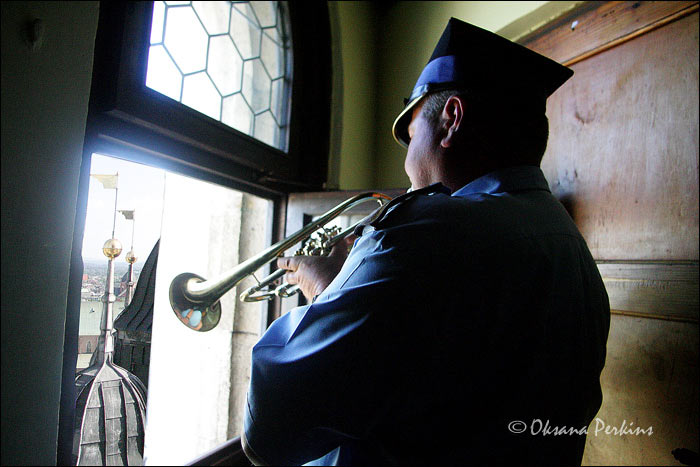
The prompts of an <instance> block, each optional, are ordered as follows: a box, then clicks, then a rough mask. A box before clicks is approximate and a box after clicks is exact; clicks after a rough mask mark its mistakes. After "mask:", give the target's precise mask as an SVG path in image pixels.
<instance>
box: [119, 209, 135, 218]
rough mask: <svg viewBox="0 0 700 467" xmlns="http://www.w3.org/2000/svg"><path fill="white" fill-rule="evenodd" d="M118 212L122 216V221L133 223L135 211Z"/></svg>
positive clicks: (124, 210) (121, 210)
mask: <svg viewBox="0 0 700 467" xmlns="http://www.w3.org/2000/svg"><path fill="white" fill-rule="evenodd" d="M119 212H120V213H121V214H122V216H124V219H126V220H128V221H133V220H134V215H135V214H136V210H135V209H120V210H119Z"/></svg>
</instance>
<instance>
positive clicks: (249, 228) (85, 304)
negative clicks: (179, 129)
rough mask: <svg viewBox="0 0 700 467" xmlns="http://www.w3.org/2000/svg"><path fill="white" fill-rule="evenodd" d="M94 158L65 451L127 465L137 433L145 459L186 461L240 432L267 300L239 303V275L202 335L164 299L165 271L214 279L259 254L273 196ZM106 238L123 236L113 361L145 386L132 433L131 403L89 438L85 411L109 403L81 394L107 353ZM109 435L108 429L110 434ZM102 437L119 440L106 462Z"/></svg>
mask: <svg viewBox="0 0 700 467" xmlns="http://www.w3.org/2000/svg"><path fill="white" fill-rule="evenodd" d="M91 159H92V161H91V177H90V186H89V193H88V206H87V215H86V223H85V232H84V236H83V262H84V265H85V267H84V275H83V281H82V296H81V310H80V325H79V357H78V365H77V367H76V393H78V394H83V397H82V398H79V405H78V406H77V407H76V426H75V435H74V451H73V456H74V457H73V460H74V461H76V460H77V458H78V450H79V448H80V449H85V451H86V452H87V451H88V448H89V450H91V452H92V453H93V457H94V458H97V459H99V458H100V456H101V458H102V459H103V462H108V461H110V460H109V459H112V460H113V457H114V456H121V457H122V458H123V460H124V465H126V463H130V462H131V460H132V459H133V458H132V457H128V462H127V453H128V455H129V456H131V455H132V454H133V451H132V450H131V447H130V446H129V445H128V444H127V443H128V442H129V439H132V438H134V437H136V438H137V439H138V445H139V446H140V447H139V449H138V450H139V451H140V452H139V454H140V455H141V456H143V462H144V464H146V465H163V464H165V465H171V464H184V463H186V462H188V461H190V460H192V459H194V458H196V457H198V456H199V455H201V454H203V453H204V452H206V451H208V450H210V449H212V448H214V447H216V446H217V445H219V444H221V443H223V442H225V441H226V440H228V439H231V438H233V437H235V436H237V435H238V434H239V433H240V427H241V426H242V417H243V413H244V412H243V409H244V401H245V392H246V390H247V386H248V377H249V371H250V368H249V365H250V351H251V348H252V346H253V345H254V344H255V342H257V340H258V338H259V336H260V334H261V332H262V331H263V330H264V329H265V324H266V318H267V304H266V303H254V304H243V303H240V302H239V301H238V299H237V297H238V294H239V293H240V292H241V291H242V290H245V288H247V287H250V285H252V284H250V283H249V282H250V281H249V280H245V281H243V282H242V283H241V284H239V286H238V287H236V288H235V289H234V290H232V291H230V292H229V293H228V294H226V295H225V296H224V297H222V299H221V303H222V306H223V314H222V320H221V323H220V325H219V326H218V327H217V328H216V330H212V331H210V332H207V333H205V334H206V335H205V336H204V337H202V336H201V335H200V333H196V332H193V331H191V330H189V329H187V328H186V327H184V326H183V325H182V324H181V323H180V322H179V321H178V320H177V319H176V318H175V316H174V314H173V312H172V309H171V308H170V305H169V301H168V285H169V281H170V280H171V278H170V276H174V275H176V274H179V273H181V272H185V271H189V270H190V269H193V270H198V271H201V272H202V274H203V275H205V276H209V277H211V276H213V275H216V274H219V273H221V272H223V271H225V270H228V269H229V268H231V267H233V266H235V265H236V264H238V263H239V262H240V261H242V260H244V259H246V258H248V257H250V256H253V255H254V254H257V253H258V252H259V251H260V250H262V249H263V248H264V247H266V246H268V245H269V244H270V242H271V233H272V232H271V231H272V228H271V225H272V219H273V203H272V201H270V200H267V199H264V198H260V197H257V196H253V195H250V194H248V193H244V192H240V191H236V190H232V189H229V188H227V187H223V186H221V185H216V184H212V183H208V182H204V181H201V180H197V179H194V178H191V177H186V176H183V175H179V174H176V173H173V172H169V171H166V170H163V169H159V168H155V167H150V166H146V165H143V164H138V163H134V162H130V161H126V160H122V159H117V158H114V157H109V156H105V155H101V154H93V155H92V157H91ZM115 199H116V202H115ZM132 237H133V240H132ZM113 238H116V239H117V240H119V242H120V243H121V252H120V255H118V256H117V257H116V258H115V260H114V266H115V272H114V274H113V280H114V297H115V301H114V302H113V307H112V317H113V320H112V321H113V323H114V324H113V329H114V331H113V333H112V336H113V338H114V339H113V340H114V344H113V345H114V351H113V362H114V364H115V365H117V366H119V367H121V368H123V369H125V370H127V371H128V372H129V373H130V374H131V375H135V376H136V377H137V378H139V380H140V383H143V390H144V394H145V396H146V397H144V399H145V402H146V406H147V412H146V413H147V417H146V424H145V430H142V431H141V432H140V434H137V435H134V436H132V435H131V434H130V435H129V436H131V438H129V436H127V437H124V436H122V437H121V438H120V435H119V433H121V431H123V430H124V429H126V428H124V427H127V426H128V425H129V423H132V422H131V421H130V420H129V413H128V411H127V413H122V418H124V420H123V423H121V425H120V423H119V422H113V421H111V422H110V424H109V426H107V425H104V424H102V425H99V426H97V425H96V428H95V429H96V430H98V431H99V432H103V433H105V435H106V436H103V437H101V439H100V440H97V439H96V440H93V441H92V442H90V441H89V439H88V438H89V436H88V437H86V436H85V435H84V434H83V433H84V429H83V425H84V423H83V420H85V423H88V424H89V423H90V419H91V418H92V419H94V420H101V419H102V418H103V417H101V416H100V417H98V416H96V415H95V413H94V412H95V411H96V410H98V411H99V410H102V411H104V412H105V413H107V412H108V411H109V410H110V408H109V407H108V405H109V404H108V403H107V402H108V401H107V399H104V400H103V403H102V406H101V408H96V407H95V406H94V404H93V402H92V400H93V397H92V396H88V393H89V391H90V385H91V384H93V381H97V376H98V375H99V373H98V370H96V366H95V365H96V363H95V362H96V361H97V362H99V361H101V360H100V359H101V358H103V356H104V354H105V353H104V349H105V345H104V342H105V336H106V333H105V332H104V329H105V325H104V323H102V321H103V316H104V315H105V314H104V313H103V310H106V307H105V305H104V303H103V301H102V300H103V297H105V289H106V288H107V282H108V281H107V277H108V258H107V257H106V256H105V255H104V254H103V249H104V248H105V243H106V241H111V239H113ZM132 245H133V246H132ZM130 252H131V256H132V257H135V258H136V261H135V262H134V263H133V264H134V266H135V267H134V272H135V273H134V277H133V281H132V282H133V287H131V289H130V288H129V287H128V285H129V281H128V280H127V279H128V274H127V273H128V266H129V263H127V262H126V260H125V257H126V256H128V255H127V254H128V253H130ZM153 258H156V259H157V263H154V262H153ZM149 262H150V263H149ZM149 264H150V266H149ZM154 264H156V266H153V265H154ZM197 268H204V269H203V270H202V269H197ZM142 275H143V279H144V280H143V281H139V279H141V276H142ZM157 279H158V280H160V281H162V282H158V283H156V280H157ZM137 284H138V285H137ZM142 288H143V290H141V289H142ZM140 290H141V292H142V293H141V295H139V291H140ZM129 291H131V293H129ZM149 294H150V295H149ZM131 297H133V303H134V304H136V302H137V301H138V302H139V303H138V306H140V307H142V308H143V309H139V310H137V311H136V313H141V315H139V318H138V320H135V321H134V320H131V319H129V320H126V321H125V320H124V319H123V318H124V316H126V315H128V314H130V313H132V312H133V311H134V310H135V308H134V307H133V306H132V307H129V306H127V305H129V298H131ZM144 297H146V298H144ZM148 297H150V298H148ZM149 300H150V301H149ZM148 307H150V308H148ZM144 313H146V314H148V313H150V321H149V325H148V326H147V328H143V329H142V328H138V329H137V328H136V327H133V328H132V327H130V326H129V325H128V324H127V325H118V324H117V322H120V323H125V322H129V321H130V322H132V323H133V322H138V323H141V322H142V321H143V314H144ZM150 323H152V329H151V324H150ZM108 328H109V326H108ZM152 335H155V340H153V339H151V337H152ZM97 366H100V365H97ZM91 369H92V370H91ZM123 384H124V383H123ZM94 385H95V386H96V384H94ZM174 387H176V388H179V389H178V390H175V391H174V390H173V388H174ZM121 394H122V395H123V394H125V392H124V391H122V393H121ZM95 397H97V396H95ZM88 400H89V401H90V402H88ZM108 418H109V417H108ZM117 418H119V417H117ZM132 418H133V417H132ZM110 420H111V418H110ZM96 423H97V422H96ZM120 427H121V428H120ZM81 429H82V431H81ZM108 432H110V433H112V432H113V433H112V435H113V436H112V437H111V438H110V436H109V435H110V433H108ZM139 436H140V438H139ZM110 439H112V440H115V439H116V440H121V441H123V442H124V446H121V445H119V442H117V441H115V443H116V444H115V446H116V447H115V449H116V451H115V449H112V448H109V450H110V452H112V457H110V458H109V459H108V458H107V455H106V454H105V453H106V452H107V445H106V444H105V446H101V445H100V443H108V442H109V440H110ZM173 439H185V440H187V442H183V443H173ZM113 444H114V443H113ZM113 447H114V446H113ZM95 456H96V457H95ZM137 457H138V459H137V460H140V459H141V457H139V456H137ZM91 459H92V458H91ZM88 460H89V459H88ZM84 461H85V460H84ZM138 463H139V464H140V463H141V462H140V461H139V462H138ZM98 465H107V464H104V463H103V464H99V461H98Z"/></svg>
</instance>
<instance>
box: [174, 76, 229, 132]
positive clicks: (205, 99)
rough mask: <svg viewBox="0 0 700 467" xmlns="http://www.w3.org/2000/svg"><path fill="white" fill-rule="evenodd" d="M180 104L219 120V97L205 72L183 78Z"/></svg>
mask: <svg viewBox="0 0 700 467" xmlns="http://www.w3.org/2000/svg"><path fill="white" fill-rule="evenodd" d="M182 103H183V104H185V105H186V106H188V107H192V108H193V109H195V110H198V111H200V112H202V113H203V114H204V115H209V116H210V117H211V118H214V119H216V120H219V119H220V112H221V96H220V95H219V91H217V90H216V88H215V87H214V84H213V83H212V82H211V80H210V79H209V76H207V74H206V73H205V72H202V73H197V74H194V75H189V76H185V80H184V83H183V85H182Z"/></svg>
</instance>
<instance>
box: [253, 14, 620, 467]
mask: <svg viewBox="0 0 700 467" xmlns="http://www.w3.org/2000/svg"><path fill="white" fill-rule="evenodd" d="M571 75H572V72H571V70H569V69H567V68H565V67H562V66H560V65H558V64H557V63H555V62H553V61H551V60H549V59H547V58H545V57H542V56H540V55H538V54H536V53H534V52H531V51H529V50H527V49H525V48H523V47H520V46H518V45H516V44H513V43H511V42H509V41H507V40H505V39H503V38H500V37H498V36H496V35H494V34H492V33H490V32H487V31H484V30H482V29H479V28H476V27H474V26H472V25H469V24H467V23H464V22H461V21H459V20H456V19H454V18H452V19H451V20H450V21H449V23H448V25H447V28H446V29H445V32H444V33H443V35H442V37H441V39H440V41H439V43H438V45H437V47H436V49H435V51H434V53H433V56H432V57H431V59H430V61H429V62H428V64H427V65H426V67H425V69H424V70H423V73H422V74H421V76H420V77H419V79H418V82H417V83H416V86H415V88H414V91H413V93H412V95H411V97H410V98H409V99H408V103H407V105H406V108H405V109H404V111H403V112H402V113H401V114H400V115H399V117H398V118H397V119H396V122H395V123H394V129H393V131H394V136H395V138H396V139H397V141H399V142H400V143H402V144H404V145H407V146H408V153H407V155H406V160H405V170H406V173H407V174H408V176H409V178H410V180H411V185H412V189H413V190H412V191H410V192H409V193H407V194H406V195H403V196H401V197H399V198H397V199H395V200H393V201H392V202H391V203H389V204H388V205H386V206H385V207H383V208H382V209H380V210H378V211H377V212H376V213H375V214H374V215H373V216H371V218H370V219H368V220H367V221H366V222H364V223H363V225H362V226H360V227H359V228H358V229H357V230H356V233H357V235H358V238H357V240H356V242H355V245H354V247H353V249H352V251H351V252H350V254H349V255H348V256H347V259H346V258H345V255H344V252H343V251H342V249H340V248H336V249H335V250H334V251H333V252H332V254H331V255H330V256H329V257H325V258H282V259H280V260H279V261H278V265H279V266H280V267H282V268H284V269H287V270H289V271H290V273H288V274H287V278H288V279H289V280H290V282H292V283H298V284H300V286H301V288H302V290H303V292H304V294H305V295H306V296H307V298H309V299H311V300H313V303H312V304H311V305H307V306H304V307H299V308H296V309H294V310H292V311H291V312H290V313H288V314H287V315H285V316H283V317H281V318H280V319H278V320H277V321H275V322H274V323H273V324H272V325H271V327H270V329H269V330H268V331H267V332H266V334H265V335H264V336H263V337H262V338H261V339H260V342H259V343H258V344H257V345H256V346H255V348H254V349H253V369H252V375H251V384H250V389H249V392H248V404H247V412H246V421H245V427H244V434H243V445H244V449H245V451H246V453H247V454H248V455H249V457H250V458H251V459H252V460H253V461H254V462H259V463H271V464H292V463H308V462H312V463H315V464H336V465H338V464H379V465H381V464H443V463H447V464H459V465H464V464H474V465H482V464H487V465H488V464H505V463H514V464H516V465H523V464H525V465H527V464H535V463H536V464H538V465H539V464H557V465H568V464H575V463H580V462H581V458H582V455H583V448H584V444H585V440H586V434H585V429H586V427H587V426H588V424H589V423H590V422H591V420H592V419H593V417H594V416H595V414H596V412H597V411H598V409H599V407H600V404H601V399H602V396H601V392H600V384H599V376H600V372H601V370H602V368H603V365H604V361H605V344H606V340H607V334H608V327H609V305H608V298H607V294H606V292H605V289H604V287H603V284H602V281H601V278H600V275H599V274H598V270H597V267H596V265H595V262H594V261H593V259H592V257H591V255H590V252H589V250H588V248H587V246H586V244H585V241H584V240H583V238H582V237H581V235H580V233H579V232H578V230H577V229H576V227H575V225H574V224H573V222H572V221H571V218H570V217H569V216H568V214H567V213H566V211H565V210H564V208H563V207H562V206H561V204H559V203H558V202H557V201H556V199H555V198H554V197H553V196H552V195H551V193H550V192H549V189H548V185H547V182H546V180H545V178H544V176H543V174H542V172H541V170H540V169H539V162H540V160H541V158H542V155H543V153H544V150H545V147H546V140H547V131H548V130H547V119H546V117H545V115H544V112H545V102H546V98H547V97H548V96H549V95H550V94H551V93H552V92H554V91H555V90H556V89H557V88H558V87H559V86H561V84H562V83H563V82H564V81H566V80H567V79H568V78H569V77H570V76H571ZM554 429H558V432H559V434H558V435H554V434H553V432H552V430H554Z"/></svg>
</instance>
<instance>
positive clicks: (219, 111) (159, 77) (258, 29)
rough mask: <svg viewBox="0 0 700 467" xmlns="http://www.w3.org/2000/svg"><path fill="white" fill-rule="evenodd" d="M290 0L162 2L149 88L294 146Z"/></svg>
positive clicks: (278, 144)
mask: <svg viewBox="0 0 700 467" xmlns="http://www.w3.org/2000/svg"><path fill="white" fill-rule="evenodd" d="M284 3H285V2H276V1H253V2H172V1H166V2H162V1H161V2H154V7H153V19H152V25H151V38H150V49H149V54H148V66H147V74H146V86H148V87H149V88H151V89H153V90H155V91H158V92H159V93H161V94H164V95H166V96H168V97H170V98H171V99H174V100H176V101H178V102H181V103H182V104H184V105H186V106H187V107H190V108H192V109H194V110H197V111H198V112H201V113H202V114H204V115H207V116H209V117H211V118H213V119H215V120H218V121H219V122H221V123H223V124H224V125H227V126H229V127H231V128H234V129H236V130H238V131H240V132H242V133H245V134H246V135H249V136H252V137H254V138H256V139H258V140H259V141H262V142H263V143H266V144H268V145H270V146H272V147H275V148H277V149H280V150H282V151H285V152H286V151H287V149H288V139H289V138H288V127H289V125H288V121H289V109H290V99H291V78H292V76H291V70H292V66H291V57H292V54H291V50H292V48H291V35H290V34H289V23H288V21H289V20H288V15H287V13H286V8H285V5H284Z"/></svg>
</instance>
